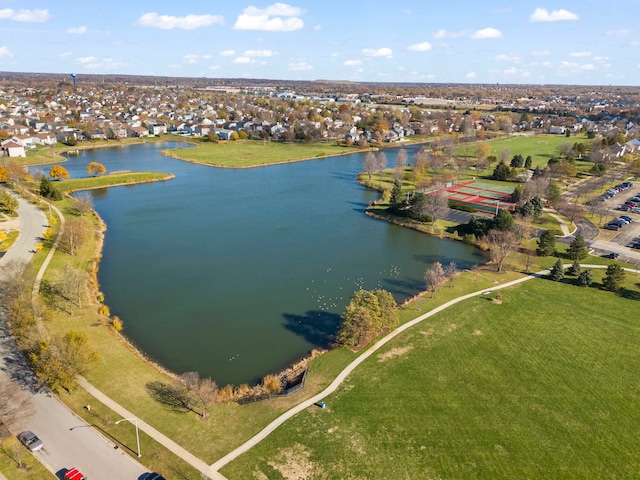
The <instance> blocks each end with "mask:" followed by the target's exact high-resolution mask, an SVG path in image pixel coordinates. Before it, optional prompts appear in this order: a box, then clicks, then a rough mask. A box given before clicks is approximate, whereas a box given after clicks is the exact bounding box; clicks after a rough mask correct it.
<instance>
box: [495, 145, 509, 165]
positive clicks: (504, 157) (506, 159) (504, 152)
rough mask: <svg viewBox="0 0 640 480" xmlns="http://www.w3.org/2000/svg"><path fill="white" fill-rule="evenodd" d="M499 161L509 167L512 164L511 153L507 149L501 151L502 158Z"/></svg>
mask: <svg viewBox="0 0 640 480" xmlns="http://www.w3.org/2000/svg"><path fill="white" fill-rule="evenodd" d="M498 160H500V161H501V162H504V163H506V164H507V165H509V163H510V162H511V151H510V150H509V149H508V148H506V147H505V148H503V149H502V150H500V158H499V159H498Z"/></svg>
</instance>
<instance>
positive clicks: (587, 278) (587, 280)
mask: <svg viewBox="0 0 640 480" xmlns="http://www.w3.org/2000/svg"><path fill="white" fill-rule="evenodd" d="M592 283H593V275H592V274H591V270H584V271H582V272H580V275H578V285H580V286H581V287H588V286H590V285H591V284H592Z"/></svg>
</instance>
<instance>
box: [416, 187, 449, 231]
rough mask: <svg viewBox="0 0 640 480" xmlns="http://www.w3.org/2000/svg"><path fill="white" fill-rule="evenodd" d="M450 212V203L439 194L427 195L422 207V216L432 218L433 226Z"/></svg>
mask: <svg viewBox="0 0 640 480" xmlns="http://www.w3.org/2000/svg"><path fill="white" fill-rule="evenodd" d="M448 210H449V201H448V200H447V199H446V198H444V197H442V196H440V195H438V193H437V192H434V193H429V194H427V195H425V196H424V198H423V201H422V205H420V214H421V215H425V214H426V215H429V216H430V217H431V226H433V225H435V223H436V220H438V219H440V218H442V217H443V216H444V215H445V214H446V213H447V211H448Z"/></svg>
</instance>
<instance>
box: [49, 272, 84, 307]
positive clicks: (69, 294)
mask: <svg viewBox="0 0 640 480" xmlns="http://www.w3.org/2000/svg"><path fill="white" fill-rule="evenodd" d="M86 282H87V274H86V272H85V271H83V270H80V269H78V268H74V267H73V266H72V265H71V264H70V263H65V265H64V268H63V269H62V271H61V272H59V274H58V275H57V277H56V280H55V285H56V289H57V291H58V292H59V293H60V295H62V296H63V297H64V298H65V300H67V301H69V302H71V303H73V304H74V305H75V306H76V307H78V308H82V298H83V296H84V289H85V285H86Z"/></svg>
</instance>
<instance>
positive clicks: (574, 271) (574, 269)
mask: <svg viewBox="0 0 640 480" xmlns="http://www.w3.org/2000/svg"><path fill="white" fill-rule="evenodd" d="M581 270H582V267H581V266H580V262H579V261H578V259H575V260H574V261H573V263H572V264H571V266H570V267H569V268H567V275H572V276H574V277H577V276H578V275H580V271H581Z"/></svg>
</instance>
